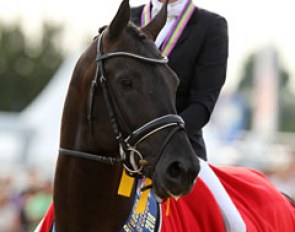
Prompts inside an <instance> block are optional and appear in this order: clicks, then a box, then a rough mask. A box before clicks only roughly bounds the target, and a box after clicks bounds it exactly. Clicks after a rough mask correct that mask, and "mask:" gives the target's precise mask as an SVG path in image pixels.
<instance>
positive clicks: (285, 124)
mask: <svg viewBox="0 0 295 232" xmlns="http://www.w3.org/2000/svg"><path fill="white" fill-rule="evenodd" d="M256 55H257V54H251V55H250V56H249V57H248V59H247V60H246V63H245V66H244V72H243V74H242V78H241V81H240V83H239V85H238V89H237V91H238V92H239V94H240V95H242V96H243V98H244V99H245V100H246V102H247V105H248V109H249V115H247V116H248V117H247V119H248V120H247V129H251V124H252V118H251V115H252V111H253V102H254V101H255V96H254V94H253V89H254V66H255V57H256ZM278 72H279V74H278V78H279V80H278V84H279V86H278V89H279V128H278V129H279V131H283V132H294V131H295V121H294V118H295V101H294V98H295V95H294V93H292V91H290V88H289V80H290V77H289V73H288V71H287V70H286V69H284V68H283V67H282V66H279V71H278Z"/></svg>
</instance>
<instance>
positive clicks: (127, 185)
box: [118, 169, 134, 197]
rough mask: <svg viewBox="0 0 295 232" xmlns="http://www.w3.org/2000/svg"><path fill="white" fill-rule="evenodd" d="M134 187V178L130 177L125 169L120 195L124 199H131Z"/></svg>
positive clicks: (119, 190)
mask: <svg viewBox="0 0 295 232" xmlns="http://www.w3.org/2000/svg"><path fill="white" fill-rule="evenodd" d="M133 185H134V178H133V177H131V176H128V175H127V173H126V172H125V169H123V172H122V176H121V181H120V185H119V189H118V194H119V195H121V196H124V197H130V196H131V192H132V189H133Z"/></svg>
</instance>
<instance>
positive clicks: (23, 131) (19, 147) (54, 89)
mask: <svg viewBox="0 0 295 232" xmlns="http://www.w3.org/2000/svg"><path fill="white" fill-rule="evenodd" d="M77 59H78V55H77V54H73V55H71V56H69V57H68V58H67V59H66V60H65V61H64V63H63V64H62V66H61V67H60V69H59V70H58V71H57V72H56V74H55V75H54V76H53V78H52V79H51V81H50V82H49V83H48V85H47V86H46V87H45V88H44V89H43V90H42V92H41V93H40V94H39V96H38V97H37V98H36V99H35V100H34V101H33V102H32V103H31V104H30V105H29V106H28V107H27V108H26V109H25V110H24V111H22V112H21V113H19V114H11V113H0V154H1V156H0V161H1V163H2V166H4V165H5V166H6V167H9V166H12V165H13V164H18V165H27V166H38V167H40V168H43V169H44V171H48V172H49V173H51V172H52V170H53V168H54V166H55V160H56V158H57V154H58V147H59V138H60V136H59V134H60V121H61V115H62V110H63V104H64V100H65V96H66V93H67V88H68V84H69V81H70V78H71V75H72V71H73V69H74V66H75V63H76V61H77Z"/></svg>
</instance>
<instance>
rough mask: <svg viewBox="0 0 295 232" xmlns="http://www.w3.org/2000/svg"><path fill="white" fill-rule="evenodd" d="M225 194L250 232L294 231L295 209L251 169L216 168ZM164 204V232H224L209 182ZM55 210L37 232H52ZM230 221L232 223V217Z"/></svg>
mask: <svg viewBox="0 0 295 232" xmlns="http://www.w3.org/2000/svg"><path fill="white" fill-rule="evenodd" d="M210 168H211V170H213V172H214V174H215V175H216V176H217V177H218V179H219V181H220V182H221V184H222V186H223V187H224V189H225V191H226V192H227V194H228V195H229V197H230V199H231V201H232V202H233V203H234V205H235V207H236V208H237V210H238V213H239V214H240V216H241V218H242V221H243V223H244V224H245V226H246V229H245V230H244V229H241V230H238V232H240V231H247V232H291V231H295V206H294V205H292V204H291V203H290V202H289V201H288V200H287V199H286V198H285V197H284V196H283V195H282V194H281V193H280V192H279V191H278V190H277V189H276V188H275V187H274V186H273V185H272V184H271V183H270V182H269V181H268V180H267V178H266V177H265V176H264V175H263V174H261V173H259V172H257V171H254V170H252V169H249V168H241V167H215V166H212V165H210ZM167 207H168V203H167V202H164V203H163V204H161V207H160V208H161V222H160V226H159V229H158V230H159V231H161V232H204V231H205V232H223V231H224V232H225V231H226V230H227V231H234V232H237V231H236V230H232V229H230V230H229V229H228V227H227V229H226V225H225V224H226V220H225V218H224V212H223V209H222V207H220V203H219V202H218V201H217V200H216V197H215V195H214V193H213V192H212V189H211V188H210V186H209V187H208V185H207V184H206V181H204V180H202V177H199V178H198V180H197V182H196V184H195V186H194V189H193V191H192V192H191V193H190V194H188V195H186V196H183V197H181V198H180V199H178V201H176V200H174V199H171V200H170V203H169V207H170V210H169V215H166V214H165V212H166V210H167ZM53 220H54V209H53V206H52V205H51V206H50V207H49V209H48V212H47V214H46V215H45V217H44V219H43V221H42V222H41V223H40V225H39V227H38V228H37V229H36V232H51V231H52V228H51V227H52V223H53ZM229 220H231V219H230V218H229Z"/></svg>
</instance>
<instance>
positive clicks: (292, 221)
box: [36, 0, 295, 232]
mask: <svg viewBox="0 0 295 232" xmlns="http://www.w3.org/2000/svg"><path fill="white" fill-rule="evenodd" d="M167 2H168V1H166V2H165V3H164V4H163V7H162V9H161V11H160V12H159V14H158V15H157V16H156V17H155V18H154V19H153V20H152V21H151V22H150V23H149V24H148V25H147V26H145V27H143V28H138V27H136V26H135V25H134V24H132V23H131V22H130V21H129V17H130V6H129V1H128V0H123V1H122V3H121V5H120V7H119V9H118V12H117V14H116V15H115V17H114V18H113V19H112V21H111V23H110V25H109V26H106V27H103V28H102V29H101V30H100V31H99V34H98V36H97V37H96V38H95V39H94V40H93V42H92V43H91V44H90V46H89V47H88V48H87V49H86V51H85V52H84V53H83V54H82V55H81V57H80V58H79V60H78V61H77V63H76V66H75V69H74V71H73V75H72V78H71V82H70V85H69V89H68V93H67V97H66V100H65V104H64V111H63V117H62V127H61V139H60V149H59V156H58V160H57V166H56V170H55V179H54V194H53V204H51V205H50V207H49V209H48V212H47V213H46V215H45V217H44V219H43V220H42V222H41V223H40V225H39V226H38V228H37V229H36V231H38V232H49V231H56V232H67V231H70V232H80V231H86V232H91V231H99V232H117V231H162V232H182V231H183V232H190V231H191V232H198V231H220V232H222V231H237V232H243V231H250V232H255V231H264V232H266V231H280V232H283V231H295V207H294V205H292V203H291V202H290V201H288V200H287V198H285V197H284V196H283V195H282V194H280V192H279V191H278V190H277V189H276V188H275V187H274V186H273V185H272V184H271V183H270V182H269V181H268V180H267V178H266V177H265V176H263V175H262V174H261V173H258V172H256V171H254V170H249V169H247V168H238V167H215V166H213V165H210V164H208V163H207V162H204V161H202V160H201V159H199V158H197V156H196V154H195V153H194V151H193V149H192V146H191V144H190V141H189V138H188V137H187V134H186V132H185V130H186V129H185V124H184V122H183V120H182V118H181V117H180V116H179V115H177V112H176V108H175V96H176V91H177V85H178V78H177V76H176V74H175V73H174V72H173V71H172V70H171V69H170V68H169V66H168V65H167V62H168V60H167V58H166V57H162V55H161V54H160V52H159V51H158V49H157V48H156V46H155V44H154V40H155V38H156V37H157V35H158V33H159V32H160V30H161V28H162V27H163V26H164V24H165V21H166V16H167Z"/></svg>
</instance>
